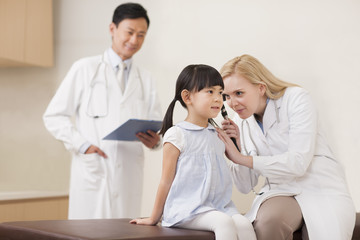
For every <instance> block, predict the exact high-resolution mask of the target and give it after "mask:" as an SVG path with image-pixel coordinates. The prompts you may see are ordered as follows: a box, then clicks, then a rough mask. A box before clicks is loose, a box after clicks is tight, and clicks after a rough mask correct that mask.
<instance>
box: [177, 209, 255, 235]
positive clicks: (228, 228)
mask: <svg viewBox="0 0 360 240" xmlns="http://www.w3.org/2000/svg"><path fill="white" fill-rule="evenodd" d="M177 227H180V228H187V229H193V230H207V231H213V232H214V233H215V239H216V240H256V235H255V231H254V228H253V226H252V224H251V222H250V221H249V220H248V219H247V218H246V217H244V216H243V215H241V214H235V215H233V216H232V217H230V216H229V215H227V214H225V213H223V212H219V211H209V212H205V213H201V214H199V215H197V216H196V217H195V218H194V219H192V220H190V221H187V222H183V223H180V224H178V225H177Z"/></svg>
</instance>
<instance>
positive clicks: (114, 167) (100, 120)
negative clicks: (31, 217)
mask: <svg viewBox="0 0 360 240" xmlns="http://www.w3.org/2000/svg"><path fill="white" fill-rule="evenodd" d="M148 27H149V18H148V16H147V12H146V10H145V9H144V8H143V7H142V6H141V5H139V4H136V3H126V4H122V5H120V6H118V7H117V8H116V9H115V11H114V15H113V20H112V23H111V24H110V34H111V36H112V46H111V47H110V48H109V49H107V50H106V51H105V52H104V54H103V55H99V56H94V57H88V58H83V59H80V60H78V61H76V62H75V63H74V64H73V66H72V67H71V69H70V71H69V72H68V73H67V75H66V77H65V79H64V80H63V82H62V83H61V85H60V87H59V89H58V90H57V92H56V94H55V96H54V97H53V99H52V100H51V102H50V104H49V106H48V108H47V110H46V112H45V114H44V116H43V119H44V123H45V126H46V128H47V129H48V130H49V131H50V133H51V134H52V135H53V136H54V137H55V138H56V139H58V140H61V141H62V142H63V143H64V145H65V147H66V148H67V149H68V150H69V151H71V153H72V162H71V179H70V190H69V219H93V218H133V217H138V216H139V215H140V206H141V196H142V185H143V164H144V163H143V161H144V153H143V147H142V144H144V145H145V146H146V147H148V148H157V147H158V145H160V144H159V141H160V137H159V136H158V135H157V134H156V133H155V132H152V131H148V132H147V133H138V134H137V137H138V138H139V139H140V141H141V142H142V144H141V142H122V141H109V140H102V138H103V137H104V136H106V135H107V134H108V133H110V132H111V131H113V130H114V129H115V128H117V127H118V126H119V125H121V124H122V123H124V122H126V121H127V120H128V119H129V118H139V119H152V120H160V119H161V117H162V115H161V109H160V104H159V100H158V96H157V92H156V87H155V81H154V80H153V79H152V78H151V75H150V73H149V72H147V71H145V70H144V69H142V68H140V67H139V66H138V65H137V64H136V63H135V61H134V60H133V58H132V56H133V55H134V54H135V53H136V52H137V51H139V50H140V48H141V46H142V44H143V42H144V39H145V36H146V33H147V30H148ZM73 116H75V122H76V123H75V125H74V124H73V123H72V121H71V118H72V117H73Z"/></svg>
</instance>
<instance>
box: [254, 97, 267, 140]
mask: <svg viewBox="0 0 360 240" xmlns="http://www.w3.org/2000/svg"><path fill="white" fill-rule="evenodd" d="M269 100H270V99H269V98H267V99H266V107H267V104H268V102H269ZM255 120H256V122H257V124H258V125H259V127H260V128H261V131H262V132H263V133H264V124H263V123H262V122H260V121H259V120H257V119H255Z"/></svg>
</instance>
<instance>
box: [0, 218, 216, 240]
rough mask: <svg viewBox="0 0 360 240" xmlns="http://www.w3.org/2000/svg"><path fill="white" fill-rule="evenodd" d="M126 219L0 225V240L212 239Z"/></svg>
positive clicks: (212, 237) (201, 233) (203, 234)
mask: <svg viewBox="0 0 360 240" xmlns="http://www.w3.org/2000/svg"><path fill="white" fill-rule="evenodd" d="M129 221H130V219H124V218H123V219H91V220H44V221H23V222H5V223H1V224H0V240H25V239H26V240H29V239H36V240H45V239H46V240H60V239H62V240H75V239H76V240H90V239H91V240H110V239H111V240H123V239H131V240H136V239H144V240H155V239H161V240H170V239H176V240H183V239H184V240H185V239H187V240H195V239H196V240H215V235H214V233H212V232H208V231H196V230H187V229H179V228H165V227H161V226H142V225H135V224H130V223H129Z"/></svg>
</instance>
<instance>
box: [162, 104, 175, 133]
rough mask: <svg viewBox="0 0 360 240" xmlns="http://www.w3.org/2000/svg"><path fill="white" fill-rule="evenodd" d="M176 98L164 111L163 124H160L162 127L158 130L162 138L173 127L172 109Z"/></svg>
mask: <svg viewBox="0 0 360 240" xmlns="http://www.w3.org/2000/svg"><path fill="white" fill-rule="evenodd" d="M176 101H177V100H176V98H174V99H173V100H172V101H171V103H170V105H169V107H168V109H167V110H166V114H165V116H164V119H163V122H162V126H161V129H160V133H159V134H161V135H162V136H164V134H165V132H166V131H167V130H168V129H169V128H171V127H172V126H173V113H174V108H175V103H176Z"/></svg>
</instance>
